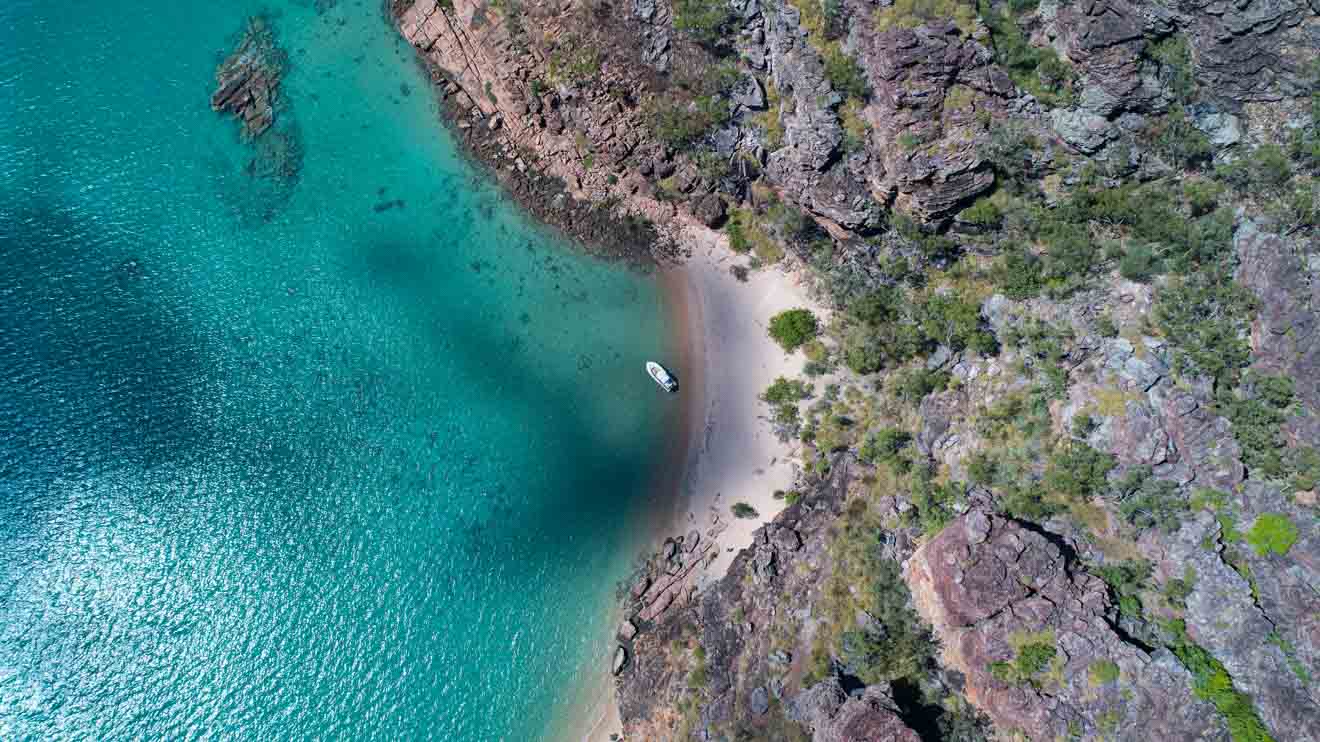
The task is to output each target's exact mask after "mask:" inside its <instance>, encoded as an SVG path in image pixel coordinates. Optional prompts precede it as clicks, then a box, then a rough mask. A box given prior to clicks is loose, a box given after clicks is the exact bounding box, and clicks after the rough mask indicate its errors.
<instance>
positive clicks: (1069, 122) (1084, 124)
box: [1050, 108, 1118, 154]
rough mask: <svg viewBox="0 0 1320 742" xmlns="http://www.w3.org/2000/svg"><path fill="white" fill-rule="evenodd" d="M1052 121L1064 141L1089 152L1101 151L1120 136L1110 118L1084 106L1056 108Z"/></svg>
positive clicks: (1052, 113) (1052, 114)
mask: <svg viewBox="0 0 1320 742" xmlns="http://www.w3.org/2000/svg"><path fill="white" fill-rule="evenodd" d="M1050 121H1051V123H1052V124H1053V126H1054V131H1055V132H1057V133H1058V135H1059V136H1060V137H1061V138H1062V139H1063V141H1065V142H1067V143H1068V144H1070V145H1072V146H1073V147H1075V148H1077V149H1079V150H1081V151H1082V152H1085V153H1087V154H1094V153H1095V152H1099V151H1100V150H1101V149H1103V148H1104V146H1105V145H1106V144H1109V142H1111V141H1113V140H1114V139H1115V138H1116V137H1117V136H1118V130H1117V129H1115V128H1114V126H1113V125H1112V124H1110V123H1109V119H1107V118H1105V117H1104V116H1098V115H1096V114H1094V113H1092V112H1090V111H1087V110H1085V109H1082V108H1056V109H1054V111H1052V112H1051V113H1050Z"/></svg>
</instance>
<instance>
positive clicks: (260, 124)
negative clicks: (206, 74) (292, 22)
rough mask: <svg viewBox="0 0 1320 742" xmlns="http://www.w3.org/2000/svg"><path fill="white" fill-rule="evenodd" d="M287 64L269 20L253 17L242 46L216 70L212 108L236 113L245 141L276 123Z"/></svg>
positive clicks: (242, 39)
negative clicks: (281, 85) (276, 42)
mask: <svg viewBox="0 0 1320 742" xmlns="http://www.w3.org/2000/svg"><path fill="white" fill-rule="evenodd" d="M284 66H285V62H284V56H283V53H282V52H280V50H279V47H278V46H277V45H276V44H275V34H274V32H273V31H272V30H271V29H270V27H269V25H268V24H267V22H266V20H265V19H263V18H261V17H260V16H256V17H253V18H250V19H249V20H248V22H247V25H246V26H245V28H244V30H243V36H242V38H241V40H240V41H239V44H238V48H236V49H235V50H234V51H233V53H231V54H230V55H229V56H228V57H227V58H226V59H225V61H224V62H222V63H221V64H220V67H219V69H217V70H216V73H215V79H216V89H215V92H214V93H212V94H211V109H212V110H214V111H217V112H228V113H232V114H233V115H234V117H235V118H237V119H238V120H239V121H240V122H241V123H242V125H243V138H244V139H245V140H249V141H250V140H253V139H256V138H258V137H260V136H261V135H262V134H265V133H266V131H267V130H268V129H270V127H271V126H272V125H273V124H274V123H275V104H276V101H277V99H278V97H279V90H280V78H281V77H283V75H284Z"/></svg>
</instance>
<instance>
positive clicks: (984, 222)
mask: <svg viewBox="0 0 1320 742" xmlns="http://www.w3.org/2000/svg"><path fill="white" fill-rule="evenodd" d="M958 218H960V219H962V220H963V221H965V222H967V223H968V224H975V225H977V226H982V227H997V226H999V223H1000V222H1002V221H1003V220H1004V212H1003V211H1001V210H1000V208H999V206H998V205H997V204H995V202H994V201H992V200H990V198H989V197H984V196H983V197H981V198H978V199H976V203H974V204H972V205H971V206H969V207H967V208H966V209H963V211H962V213H961V214H959V215H958Z"/></svg>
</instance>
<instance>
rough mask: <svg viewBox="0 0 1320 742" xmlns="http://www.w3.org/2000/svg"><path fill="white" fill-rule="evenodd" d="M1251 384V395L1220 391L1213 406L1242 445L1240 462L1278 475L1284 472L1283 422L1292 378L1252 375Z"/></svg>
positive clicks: (1285, 417) (1262, 472)
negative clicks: (1252, 391) (1228, 424)
mask: <svg viewBox="0 0 1320 742" xmlns="http://www.w3.org/2000/svg"><path fill="white" fill-rule="evenodd" d="M1251 387H1252V389H1253V390H1254V395H1253V396H1251V397H1245V398H1244V397H1242V396H1240V395H1239V394H1234V393H1232V392H1229V391H1227V390H1224V391H1222V392H1221V393H1220V394H1219V395H1218V397H1217V398H1216V407H1217V408H1218V410H1219V412H1220V413H1221V414H1223V415H1224V417H1226V418H1228V420H1229V422H1231V423H1232V424H1233V437H1234V439H1236V440H1237V442H1238V445H1239V446H1240V447H1241V448H1242V461H1243V463H1245V464H1246V465H1247V467H1248V468H1249V469H1252V470H1253V471H1254V472H1255V473H1258V474H1263V475H1265V476H1267V477H1270V478H1276V479H1277V478H1282V477H1284V476H1285V475H1286V474H1287V466H1286V463H1285V461H1284V454H1283V447H1284V441H1283V423H1284V421H1285V420H1286V419H1287V412H1286V411H1287V409H1288V407H1289V406H1290V405H1291V404H1292V401H1293V389H1292V380H1291V379H1287V378H1284V377H1281V376H1253V377H1252V378H1251Z"/></svg>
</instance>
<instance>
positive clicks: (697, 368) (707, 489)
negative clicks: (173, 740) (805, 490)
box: [552, 228, 825, 742]
mask: <svg viewBox="0 0 1320 742" xmlns="http://www.w3.org/2000/svg"><path fill="white" fill-rule="evenodd" d="M686 237H687V239H685V241H684V242H685V244H686V245H688V246H690V248H691V255H690V257H689V258H688V259H687V261H686V262H684V263H683V264H681V265H677V266H674V267H672V268H669V269H667V270H666V271H665V273H664V275H663V276H662V278H663V281H664V284H665V289H666V292H667V294H668V298H669V301H670V303H671V309H672V311H673V314H672V317H673V321H675V322H676V323H678V324H679V327H677V328H675V329H676V331H677V332H676V334H677V336H678V337H677V344H678V345H679V347H680V351H681V352H682V353H683V356H682V357H681V358H677V359H659V360H667V362H668V365H670V368H671V369H673V370H674V371H675V372H676V373H677V374H678V377H679V382H680V385H681V390H680V392H679V393H680V394H682V395H684V397H685V399H684V400H683V402H684V410H683V414H682V416H681V417H682V420H681V421H680V428H681V429H680V430H679V431H677V433H676V436H675V440H673V441H671V444H670V448H671V450H670V454H669V456H668V458H669V459H670V464H669V468H670V469H671V471H669V472H665V473H663V474H662V476H661V481H660V482H659V483H658V486H659V487H660V488H661V489H667V490H677V492H672V491H670V492H661V493H657V494H658V495H659V497H660V498H661V499H662V500H664V499H667V498H672V503H673V505H672V511H666V513H671V514H664V515H661V516H660V517H659V519H658V521H657V522H656V523H655V528H656V533H655V541H656V545H658V542H659V541H660V540H662V539H664V538H666V537H668V536H675V535H682V534H686V533H687V532H688V531H690V530H692V529H696V530H698V531H700V532H701V535H702V538H706V537H707V534H708V533H709V532H710V531H711V529H712V527H713V526H714V525H715V516H716V514H717V513H718V516H719V520H720V522H721V523H722V524H723V525H724V529H723V530H722V531H721V532H720V534H719V536H718V537H717V538H716V543H717V545H718V554H719V556H718V557H717V559H716V560H715V561H714V562H713V563H712V564H711V565H710V566H709V568H707V569H706V570H705V571H704V572H702V573H700V574H701V576H700V577H699V578H698V580H699V583H700V584H705V583H707V582H710V581H713V580H718V579H719V578H720V577H722V576H723V575H724V573H725V572H726V571H727V569H728V566H729V564H730V563H731V562H732V561H733V557H734V555H735V554H737V553H738V551H739V550H741V549H743V548H744V547H747V546H749V545H751V543H752V532H753V531H755V530H756V529H757V528H759V527H760V526H761V525H762V524H764V523H765V522H767V521H769V520H771V519H772V518H774V516H775V515H776V514H777V513H779V511H780V510H782V509H784V507H786V504H785V502H784V501H783V500H777V499H775V497H774V492H775V490H789V489H791V488H792V486H793V479H794V464H793V462H792V456H793V455H794V453H795V452H796V450H797V442H796V441H793V442H790V443H781V442H780V441H779V439H777V438H776V437H775V436H774V433H773V432H771V427H770V422H769V419H768V416H769V413H770V410H769V407H768V405H766V404H765V403H763V402H762V401H761V400H760V395H761V392H763V391H765V388H766V387H767V386H769V385H770V384H771V382H773V381H774V380H775V378H776V377H778V376H784V377H786V378H790V379H791V378H795V377H797V376H799V375H801V373H802V366H803V364H804V363H805V361H806V359H805V358H804V357H803V355H802V353H801V352H798V353H795V354H793V355H791V356H790V355H788V354H785V353H784V351H783V349H782V348H780V347H779V346H778V345H777V344H776V343H775V342H774V341H773V340H771V339H770V335H769V333H768V331H767V327H768V326H769V324H770V318H771V317H772V316H774V315H775V314H778V313H779V312H782V311H784V310H785V309H792V308H795V307H807V308H810V309H812V310H813V311H815V312H816V314H817V316H819V317H820V318H821V319H822V321H823V320H824V319H825V313H824V312H823V311H822V310H821V308H820V307H819V306H818V305H817V304H816V303H815V302H813V301H811V300H810V299H809V298H808V296H807V291H806V288H805V286H803V285H801V284H800V282H799V279H798V278H797V276H796V275H795V274H793V273H790V272H788V271H785V270H783V269H781V268H778V267H771V268H763V269H761V270H758V271H752V272H750V274H749V276H748V280H747V282H745V283H744V282H740V281H738V279H737V278H735V277H734V276H733V274H732V273H731V272H730V270H729V268H730V267H731V266H733V265H745V264H746V262H747V261H746V258H744V257H742V256H739V255H737V254H735V253H734V252H733V251H731V250H730V249H729V248H728V246H727V244H725V241H724V238H723V237H722V236H720V235H717V234H715V233H713V232H711V231H710V230H706V229H702V228H694V229H690V230H687V235H686ZM675 495H677V496H676V497H675ZM736 502H745V503H747V504H748V505H751V506H752V507H753V508H755V509H756V511H757V513H758V517H756V518H750V519H742V518H735V517H733V513H732V512H731V511H730V507H731V506H732V505H733V504H734V503H736ZM610 646H611V647H613V644H611V645H610ZM604 661H605V660H604V659H602V663H604ZM602 667H604V665H603V664H602ZM596 683H598V684H589V685H588V686H587V689H586V693H585V695H587V696H588V697H589V698H588V699H587V700H586V703H584V704H583V705H582V706H580V707H579V710H578V711H577V713H575V714H573V716H572V718H571V719H570V721H569V724H568V728H569V729H570V730H571V731H569V732H568V734H566V735H563V734H562V732H560V733H555V734H553V735H552V736H554V737H558V738H567V739H574V740H583V741H584V742H606V740H608V739H609V737H610V735H611V734H613V733H619V732H621V731H622V723H621V721H620V719H619V711H618V704H617V699H616V698H615V694H614V683H613V678H611V677H610V676H609V674H608V671H607V670H606V671H603V672H602V673H601V677H600V678H599V679H598V680H597V681H596ZM591 685H595V687H596V688H597V690H596V691H595V692H594V693H593V692H592V690H591ZM592 696H594V698H592ZM561 735H562V736H561Z"/></svg>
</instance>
